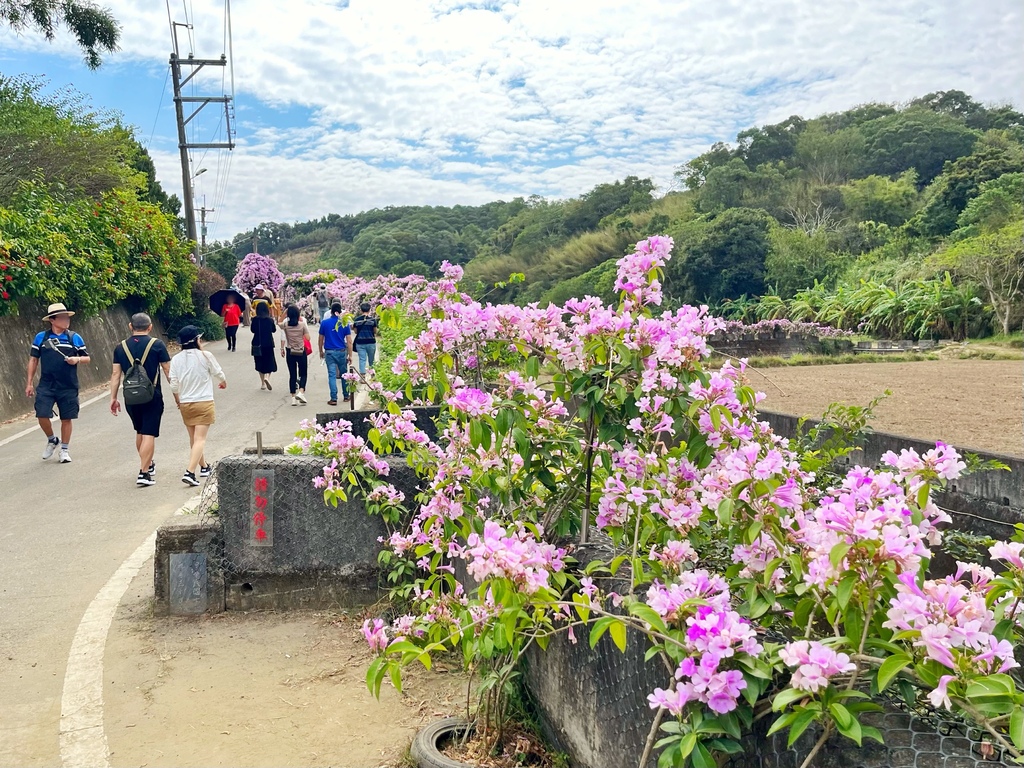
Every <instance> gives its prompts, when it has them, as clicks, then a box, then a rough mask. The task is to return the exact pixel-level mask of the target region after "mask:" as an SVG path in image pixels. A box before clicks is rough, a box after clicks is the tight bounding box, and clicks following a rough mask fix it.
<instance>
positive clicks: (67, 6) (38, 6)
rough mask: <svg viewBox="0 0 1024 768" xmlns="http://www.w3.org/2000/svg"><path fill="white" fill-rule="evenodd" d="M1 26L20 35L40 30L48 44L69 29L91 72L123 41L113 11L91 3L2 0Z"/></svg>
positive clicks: (80, 0) (0, 2)
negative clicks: (11, 28) (63, 30)
mask: <svg viewBox="0 0 1024 768" xmlns="http://www.w3.org/2000/svg"><path fill="white" fill-rule="evenodd" d="M0 22H5V23H7V24H9V25H10V26H11V27H13V28H14V29H15V30H16V31H18V32H21V31H23V30H26V29H35V30H38V31H39V32H42V33H43V34H44V35H46V39H47V40H53V39H54V38H55V37H56V36H57V28H58V27H61V26H65V27H67V28H68V29H69V30H70V31H71V34H73V35H74V36H75V39H76V40H77V41H78V45H79V47H81V48H82V50H83V51H84V52H85V63H86V65H87V66H88V67H89V68H90V69H96V68H97V67H99V65H100V64H101V63H102V54H104V53H113V52H114V51H116V50H117V43H118V40H119V39H120V37H121V29H120V27H119V26H118V24H117V20H116V19H115V18H114V17H113V15H111V13H110V11H108V10H107V9H106V8H100V7H99V6H97V5H96V4H95V3H92V2H89V0H0Z"/></svg>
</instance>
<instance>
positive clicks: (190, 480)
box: [181, 469, 199, 487]
mask: <svg viewBox="0 0 1024 768" xmlns="http://www.w3.org/2000/svg"><path fill="white" fill-rule="evenodd" d="M181 482H183V483H184V484H185V485H191V486H192V487H195V486H197V485H199V481H198V480H197V479H196V476H195V473H194V472H189V471H188V470H187V469H186V470H185V474H183V475H182V476H181Z"/></svg>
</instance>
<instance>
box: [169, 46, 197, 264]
mask: <svg viewBox="0 0 1024 768" xmlns="http://www.w3.org/2000/svg"><path fill="white" fill-rule="evenodd" d="M171 81H172V83H173V85H174V115H175V117H176V118H177V121H178V150H179V151H180V153H181V187H182V194H183V195H184V197H185V199H184V200H183V201H182V202H183V203H184V205H185V227H186V230H187V235H188V239H189V241H191V243H192V256H193V257H194V258H195V260H196V261H199V254H198V253H197V247H196V245H197V242H198V237H197V236H196V211H195V204H194V202H193V200H192V173H191V169H190V166H189V159H188V138H187V137H186V136H185V112H184V110H183V108H182V101H181V62H180V60H179V59H178V54H176V53H172V54H171Z"/></svg>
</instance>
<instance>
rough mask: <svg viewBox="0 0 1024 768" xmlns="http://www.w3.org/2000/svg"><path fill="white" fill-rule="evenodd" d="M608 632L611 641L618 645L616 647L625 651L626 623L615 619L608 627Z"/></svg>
mask: <svg viewBox="0 0 1024 768" xmlns="http://www.w3.org/2000/svg"><path fill="white" fill-rule="evenodd" d="M608 634H609V635H611V636H612V642H614V643H615V645H616V646H618V649H619V650H620V651H622V652H623V653H625V651H626V625H625V624H623V623H622V622H621V621H618V620H616V621H615V623H613V624H611V625H610V626H609V627H608Z"/></svg>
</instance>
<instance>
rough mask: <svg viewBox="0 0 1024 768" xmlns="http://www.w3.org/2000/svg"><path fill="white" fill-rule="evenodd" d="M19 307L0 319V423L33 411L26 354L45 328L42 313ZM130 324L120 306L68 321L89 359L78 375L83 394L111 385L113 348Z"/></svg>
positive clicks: (159, 330) (157, 330) (159, 334)
mask: <svg viewBox="0 0 1024 768" xmlns="http://www.w3.org/2000/svg"><path fill="white" fill-rule="evenodd" d="M19 306H20V309H21V314H18V315H13V316H7V317H0V421H5V420H6V419H13V418H16V417H18V416H22V415H24V414H26V413H29V412H30V411H31V410H32V407H33V406H32V400H30V399H29V398H27V397H25V374H26V370H27V366H28V353H29V349H30V348H31V346H32V339H33V338H34V337H35V335H36V334H37V333H39V331H42V330H45V329H46V327H47V325H46V324H45V323H44V322H43V321H42V320H41V319H40V318H41V317H42V316H43V315H44V314H45V312H46V311H45V309H41V308H39V307H37V306H31V305H27V304H24V305H19ZM130 321H131V314H130V313H129V311H128V310H127V309H126V308H125V307H122V306H117V307H111V308H110V309H108V310H106V311H105V312H102V313H101V314H99V315H97V316H95V317H88V318H84V319H83V318H80V317H78V316H76V317H73V318H72V319H71V330H72V331H74V332H75V333H77V334H79V335H80V336H81V337H82V338H83V339H84V340H85V343H86V345H87V346H88V347H89V356H90V358H91V359H92V362H90V363H89V364H88V365H83V366H82V367H81V368H80V369H79V371H78V382H79V386H80V387H81V389H82V390H83V391H84V390H86V389H90V388H92V387H95V386H98V385H100V384H105V383H107V382H108V381H110V369H111V365H112V363H113V353H114V347H115V346H117V344H118V343H120V341H121V340H122V339H124V338H125V337H126V336H127V335H128V324H129V322H130ZM154 322H157V321H155V320H154ZM162 334H163V327H162V326H160V325H159V324H157V327H156V328H155V329H154V335H155V336H157V337H158V338H163V335H162ZM37 376H38V374H37Z"/></svg>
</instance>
